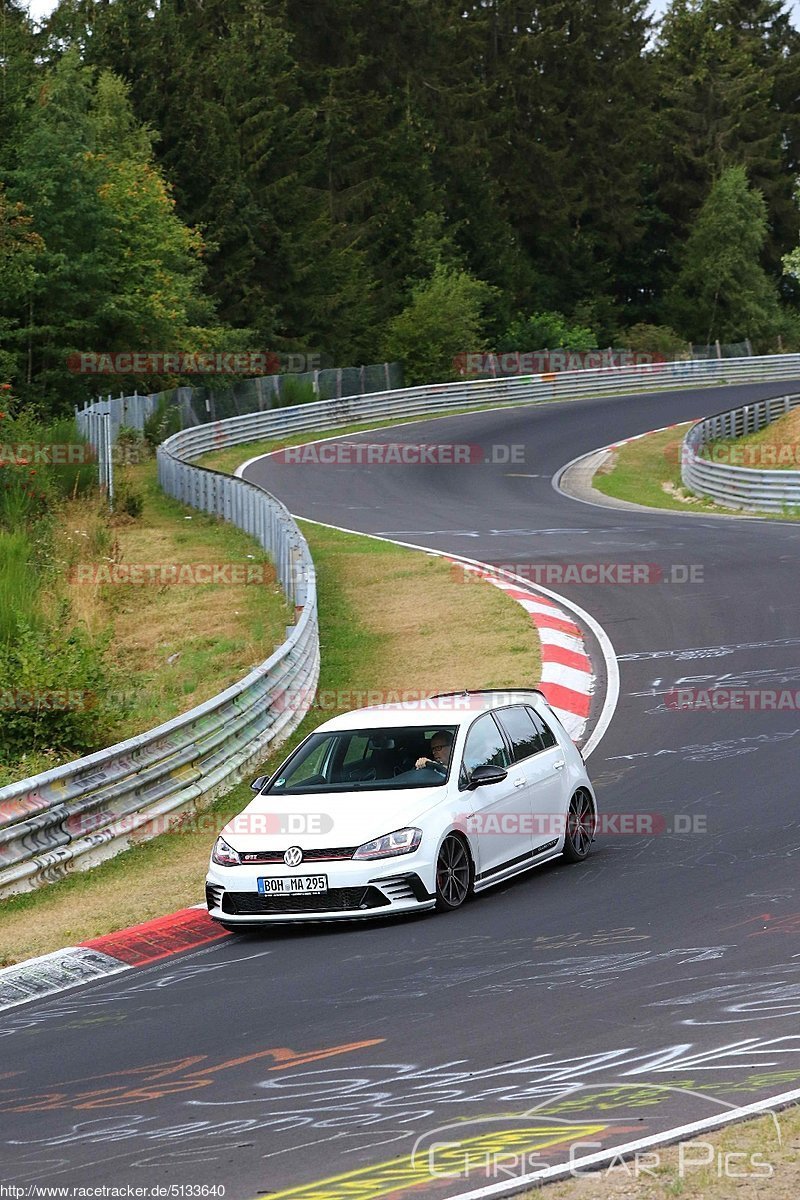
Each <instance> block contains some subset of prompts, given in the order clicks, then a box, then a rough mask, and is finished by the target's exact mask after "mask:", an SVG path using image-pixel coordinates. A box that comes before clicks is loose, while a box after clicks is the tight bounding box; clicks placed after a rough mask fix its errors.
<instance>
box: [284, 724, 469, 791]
mask: <svg viewBox="0 0 800 1200" xmlns="http://www.w3.org/2000/svg"><path fill="white" fill-rule="evenodd" d="M455 734H456V728H455V726H439V725H436V726H434V725H431V726H429V727H425V726H420V725H410V726H402V727H398V728H396V729H386V728H381V729H345V730H341V731H339V732H337V733H314V734H312V735H311V737H310V738H309V739H308V741H307V742H304V743H303V745H302V746H299V747H298V749H297V750H296V751H295V753H294V754H293V755H292V756H291V758H289V759H288V760H287V762H285V763H284V765H283V766H282V767H281V769H280V771H278V773H277V774H276V775H275V776H274V777H273V778H272V780H271V782H270V783H269V784H268V785H267V787H266V788H265V793H266V794H268V795H269V794H273V795H274V794H275V793H278V792H279V793H281V794H287V793H295V794H296V793H300V792H352V791H384V790H385V791H398V790H401V789H403V788H423V787H441V786H442V784H443V783H445V782H446V781H447V778H448V776H449V774H450V760H451V758H452V750H453V743H454V741H455Z"/></svg>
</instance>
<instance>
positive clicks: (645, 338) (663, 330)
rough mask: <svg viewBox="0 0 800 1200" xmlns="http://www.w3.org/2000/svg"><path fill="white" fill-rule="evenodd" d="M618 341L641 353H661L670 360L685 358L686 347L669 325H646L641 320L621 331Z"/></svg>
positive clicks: (627, 347)
mask: <svg viewBox="0 0 800 1200" xmlns="http://www.w3.org/2000/svg"><path fill="white" fill-rule="evenodd" d="M618 340H619V343H620V345H621V346H625V348H626V349H628V350H636V351H638V352H639V353H641V354H663V355H664V356H665V357H666V358H667V359H669V360H670V361H674V360H676V359H679V358H686V355H687V353H688V347H687V344H686V342H685V341H684V340H683V338H682V337H681V335H680V334H679V333H676V332H675V330H674V329H670V327H669V325H648V324H647V323H646V322H644V321H641V322H640V323H639V324H638V325H632V326H631V327H630V329H626V330H624V331H622V332H621V333H620V335H619V339H618Z"/></svg>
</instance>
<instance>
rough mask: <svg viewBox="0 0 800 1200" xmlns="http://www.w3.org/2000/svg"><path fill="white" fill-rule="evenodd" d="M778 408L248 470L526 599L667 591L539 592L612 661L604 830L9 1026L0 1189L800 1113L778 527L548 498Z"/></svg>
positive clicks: (506, 430)
mask: <svg viewBox="0 0 800 1200" xmlns="http://www.w3.org/2000/svg"><path fill="white" fill-rule="evenodd" d="M793 386H795V385H793V384H787V383H782V384H768V385H751V386H747V387H724V388H713V389H705V388H704V389H701V390H698V391H695V392H687V391H682V392H674V393H662V394H659V395H647V396H640V397H623V398H618V399H612V400H594V401H589V402H577V403H567V404H565V403H561V404H547V405H536V406H530V407H526V408H521V409H505V410H498V411H495V412H481V413H474V414H469V415H461V416H458V417H451V418H445V419H437V420H434V421H430V422H422V423H414V424H409V425H405V426H402V427H399V428H396V429H381V430H379V431H376V432H373V433H365V434H359V435H350V436H348V437H347V439H346V440H347V441H348V442H364V441H366V442H370V443H377V442H380V443H387V442H392V443H400V442H402V443H412V444H414V445H416V444H418V443H420V442H435V443H437V444H444V443H446V444H453V443H456V444H470V445H473V446H475V445H478V446H481V447H482V448H483V458H484V461H483V462H476V463H474V464H472V465H467V464H464V465H457V466H443V465H423V466H400V465H394V464H386V465H381V464H373V465H361V466H359V465H339V466H337V465H321V464H313V463H306V464H304V465H297V464H292V463H290V462H281V461H277V460H276V459H275V458H267V459H263V460H259V461H258V462H254V463H253V464H251V465H250V466H249V467H248V468H247V470H246V478H248V479H250V480H252V481H253V482H256V483H258V484H260V485H262V486H264V487H265V488H267V490H269V491H271V492H273V493H274V494H275V495H277V496H278V497H279V498H280V499H281V500H282V501H283V502H284V503H285V504H286V505H287V506H288V508H289V509H290V511H291V512H292V513H294V514H295V515H296V516H298V517H305V518H309V519H312V520H316V521H321V522H323V523H330V524H334V525H337V526H341V527H344V528H348V529H354V530H359V531H363V532H368V533H373V534H380V535H383V536H387V537H391V538H393V539H396V540H399V541H403V542H409V543H414V544H417V545H424V546H429V547H431V548H434V549H437V550H441V551H446V552H448V553H455V554H462V555H467V556H469V557H471V558H475V559H479V560H481V561H486V562H491V563H502V564H504V565H509V566H512V565H513V566H514V567H515V569H516V570H518V571H519V572H520V573H521V574H523V575H525V574H535V573H536V570H539V569H540V568H541V567H542V566H543V564H551V565H557V566H565V565H567V564H579V563H581V564H587V563H590V564H601V563H602V564H612V563H613V564H656V565H657V566H659V567H661V569H662V578H661V579H660V581H658V582H653V583H647V584H641V583H640V584H633V585H631V584H618V585H612V584H607V583H606V584H594V585H592V584H575V583H564V584H558V583H555V582H552V581H551V582H550V583H549V585H548V586H550V587H551V588H552V589H553V590H554V591H555V592H557V593H559V594H561V595H563V596H565V597H566V598H568V599H570V600H572V601H574V602H576V603H577V604H579V605H580V606H581V607H583V608H584V609H586V610H587V611H588V612H590V613H591V614H592V616H593V617H594V618H596V620H597V621H599V622H600V624H601V625H602V626H603V627H604V629H605V631H606V633H607V634H608V635H609V637H610V639H611V641H612V643H613V645H614V648H615V651H616V654H617V656H618V660H619V668H620V678H621V686H620V697H619V704H618V707H617V711H616V714H615V716H614V718H613V720H612V722H611V725H610V727H609V729H608V731H607V733H606V735H605V737H604V738H603V740H602V742H601V743H600V745H599V747H598V748H597V749H596V750H595V752H594V754H593V755H592V757H591V758H590V760H589V772H590V775H591V777H592V779H593V781H594V783H595V785H596V788H597V792H598V799H599V805H600V809H601V813H602V814H603V816H604V819H605V822H606V824H605V828H604V829H603V830H602V831H601V832H600V834H599V836H598V838H597V841H596V842H595V845H594V847H593V850H592V853H591V855H590V857H589V859H588V860H587V861H586V862H585V863H583V864H580V865H577V866H568V865H561V864H552V865H548V866H545V867H543V868H542V869H540V870H538V871H536V872H534V873H533V874H529V875H527V876H524V877H523V878H521V879H518V880H516V881H514V882H513V883H511V884H508V885H506V886H503V887H500V888H498V889H495V890H494V891H491V892H489V893H486V894H485V895H483V896H481V897H480V898H479V899H477V900H476V901H475V902H474V903H471V904H468V905H466V906H465V907H464V908H463V909H461V910H459V911H457V912H455V913H453V914H448V915H445V916H434V917H430V916H427V917H420V918H415V919H411V920H404V921H400V922H390V921H379V922H369V923H367V922H365V923H364V924H363V925H354V926H346V927H344V926H327V927H319V928H317V929H311V928H303V929H292V928H287V929H284V930H280V931H277V930H275V929H271V930H268V931H267V932H266V933H264V934H260V933H259V934H254V935H252V936H244V937H231V938H225V939H222V940H221V941H219V942H215V943H213V944H212V945H210V946H207V947H204V948H202V949H200V950H195V951H191V952H189V953H187V954H184V955H180V956H177V957H175V958H171V959H169V960H166V961H164V962H162V963H157V964H154V965H153V966H150V967H145V968H143V969H141V970H137V971H134V972H130V973H127V974H125V975H123V976H120V977H117V978H111V979H109V980H107V981H98V982H95V983H91V984H88V985H86V986H84V987H82V988H79V989H76V990H75V991H74V992H71V993H67V994H65V995H62V996H60V997H57V998H54V999H51V1000H49V1001H48V1000H43V1001H39V1002H33V1003H31V1004H28V1005H25V1006H23V1007H21V1008H19V1009H17V1010H13V1011H10V1012H8V1013H7V1014H3V1015H0V1049H1V1050H2V1054H1V1055H0V1075H2V1076H3V1078H2V1088H3V1092H2V1104H1V1107H2V1133H1V1134H0V1164H1V1165H0V1182H2V1183H5V1184H19V1185H27V1184H30V1183H36V1184H42V1185H51V1186H75V1187H81V1186H83V1187H86V1186H98V1185H104V1184H105V1185H109V1186H115V1185H116V1186H124V1185H128V1184H132V1185H136V1186H140V1187H147V1188H151V1187H154V1186H155V1185H164V1186H168V1185H175V1186H176V1187H180V1186H181V1185H184V1186H185V1185H193V1184H197V1185H199V1186H203V1185H212V1186H213V1185H220V1184H222V1185H224V1186H225V1188H226V1192H225V1195H226V1197H227V1198H228V1200H231V1198H233V1200H248V1198H253V1197H255V1196H257V1195H258V1194H266V1193H270V1194H272V1195H273V1196H274V1195H276V1194H277V1195H281V1194H282V1193H283V1192H284V1191H287V1190H288V1189H292V1195H293V1196H295V1197H304V1198H305V1197H308V1198H309V1200H310V1198H311V1197H318V1198H321V1197H325V1198H326V1200H331V1198H333V1197H339V1196H341V1197H345V1196H347V1197H349V1198H350V1200H353V1198H354V1197H359V1198H360V1197H363V1198H364V1200H367V1198H371V1197H377V1196H379V1195H387V1194H389V1192H394V1191H398V1190H406V1189H409V1188H411V1189H412V1192H411V1193H410V1194H413V1195H415V1196H419V1197H427V1196H430V1195H436V1196H439V1197H443V1198H445V1200H446V1198H447V1197H449V1196H454V1195H457V1194H459V1193H463V1192H468V1191H471V1190H473V1189H475V1188H478V1187H482V1186H485V1185H491V1184H494V1183H499V1182H502V1181H503V1180H506V1181H507V1182H513V1181H514V1178H515V1174H514V1172H515V1171H516V1175H517V1176H519V1174H520V1173H521V1172H522V1171H523V1170H525V1171H532V1170H535V1169H536V1168H537V1167H538V1166H544V1165H547V1164H548V1163H549V1164H553V1163H558V1162H561V1161H563V1160H565V1159H566V1158H568V1157H569V1154H570V1147H571V1146H572V1147H575V1146H578V1147H579V1148H578V1149H573V1151H572V1153H573V1155H574V1157H576V1158H579V1157H580V1156H581V1155H582V1154H589V1153H591V1152H592V1150H593V1149H599V1148H600V1147H614V1146H616V1145H620V1144H623V1143H627V1142H630V1141H632V1140H635V1139H637V1138H640V1137H641V1138H645V1137H648V1136H650V1135H653V1134H657V1133H659V1132H660V1131H663V1130H667V1129H673V1128H675V1127H677V1126H683V1125H685V1124H687V1123H690V1122H693V1121H700V1120H703V1119H705V1118H708V1117H713V1116H716V1115H718V1114H722V1113H723V1112H725V1111H726V1110H727V1109H730V1108H733V1107H737V1106H739V1105H746V1104H748V1103H750V1102H751V1101H754V1100H758V1099H760V1098H763V1097H769V1096H773V1095H777V1094H779V1093H785V1092H788V1091H790V1090H792V1089H797V1088H800V1033H798V1015H799V1014H800V957H798V956H797V953H796V949H797V942H796V935H797V933H798V931H799V930H800V900H799V899H798V896H797V875H798V871H797V861H798V853H799V852H800V820H799V819H798V802H797V779H796V777H797V762H798V747H800V711H797V710H796V709H793V708H785V709H782V710H780V711H763V710H761V711H759V710H758V709H757V708H756V710H754V709H753V704H755V705H763V704H765V703H767V704H768V703H770V701H769V700H768V699H766V700H765V699H764V697H765V696H766V697H768V696H769V695H770V694H771V695H773V696H775V695H783V696H785V695H786V694H788V693H794V694H796V695H797V696H800V616H799V615H798V592H799V585H800V563H799V562H798V548H799V546H798V542H799V540H800V523H792V522H789V521H761V520H741V521H739V520H720V519H716V518H713V517H706V516H702V515H699V514H686V515H684V514H683V513H666V512H663V513H660V512H653V513H652V514H650V513H641V512H627V511H621V510H611V509H604V508H600V507H593V506H591V505H588V504H584V503H580V502H578V501H576V500H573V499H570V498H568V497H566V496H564V495H562V494H560V493H559V492H557V491H556V490H555V489H554V487H553V486H552V482H551V481H552V477H553V475H554V473H555V472H557V471H558V470H559V468H560V467H562V466H563V465H564V464H565V463H566V462H567V461H569V460H571V459H573V458H574V457H576V456H577V455H579V454H582V453H587V452H589V451H590V450H592V449H594V448H596V447H598V446H601V445H606V444H608V443H609V442H613V441H617V440H620V439H622V438H624V437H628V436H631V435H633V434H636V433H641V432H644V431H646V430H648V429H653V428H657V427H660V426H664V425H667V424H670V423H672V422H675V421H682V420H688V419H690V418H694V417H700V416H703V415H706V414H708V413H712V412H717V411H720V410H722V409H726V408H731V407H734V406H736V405H737V404H739V403H744V402H747V401H748V400H751V399H756V398H760V397H764V396H768V395H780V394H783V393H785V392H786V391H789V390H791V388H792V387H793ZM493 447H503V448H504V449H502V450H493V449H492V448H493ZM510 447H517V448H521V449H517V450H516V451H514V453H513V455H512V457H513V458H514V459H515V460H516V461H514V462H512V463H509V461H508V458H509V448H510ZM476 457H478V456H476ZM520 458H521V460H522V461H519V460H520ZM492 459H494V460H501V461H495V462H494V463H493V462H492ZM687 571H688V573H689V575H690V578H691V579H693V582H671V581H670V580H671V579H682V578H684V576H685V575H686V574H687ZM654 574H657V573H656V572H654ZM543 581H544V580H543ZM323 653H324V648H323ZM363 682H364V685H365V687H370V686H372V683H373V681H370V680H364V681H363ZM709 687H714V688H717V689H727V688H730V689H739V694H741V690H742V689H744V690H745V691H746V692H747V691H749V692H750V693H751V700H750V701H749V702H746V703H748V704H749V710H747V709H745V710H742V711H730V710H723V711H709V710H707V709H706V710H699V711H698V710H691V709H679V708H675V707H673V705H672V694H673V693H674V690H675V689H707V688H709ZM752 697H755V701H754V700H753V699H752ZM782 702H783V701H781V703H782ZM595 716H596V714H595ZM632 814H633V815H632ZM626 823H627V824H628V825H630V824H631V823H633V825H634V830H633V832H624V830H625V828H626ZM454 1125H455V1127H454ZM435 1143H457V1145H456V1146H455V1147H452V1146H451V1147H450V1148H449V1149H442V1148H441V1147H439V1148H437V1147H436V1145H435ZM432 1145H433V1146H434V1148H433V1149H431V1146H432ZM502 1152H505V1153H506V1154H509V1153H512V1154H515V1155H516V1156H517V1158H516V1160H515V1162H514V1164H513V1166H511V1167H509V1162H510V1160H509V1159H506V1160H505V1167H504V1166H503V1165H502V1163H501V1164H500V1165H498V1159H497V1156H498V1155H499V1154H500V1153H502ZM468 1156H469V1162H468V1164H466V1159H467V1157H468ZM465 1164H466V1165H468V1166H469V1171H468V1172H466V1173H465V1171H464V1167H465ZM503 1171H505V1174H503ZM322 1181H328V1182H322ZM164 1194H165V1195H166V1194H167V1193H164ZM172 1194H173V1195H175V1196H178V1195H181V1194H183V1195H190V1194H192V1193H190V1192H188V1191H186V1192H184V1193H180V1192H179V1191H174V1192H173V1193H172ZM194 1194H196V1195H200V1194H202V1193H200V1192H199V1191H198V1192H197V1193H194Z"/></svg>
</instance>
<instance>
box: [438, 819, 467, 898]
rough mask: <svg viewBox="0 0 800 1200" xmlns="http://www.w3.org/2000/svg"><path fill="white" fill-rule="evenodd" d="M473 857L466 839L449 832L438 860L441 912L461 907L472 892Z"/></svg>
mask: <svg viewBox="0 0 800 1200" xmlns="http://www.w3.org/2000/svg"><path fill="white" fill-rule="evenodd" d="M472 882H473V880H472V859H471V858H470V853H469V850H468V849H467V845H466V843H465V842H464V840H463V839H462V838H460V837H457V836H456V834H454V833H449V834H448V835H447V837H446V838H445V839H444V841H443V842H442V845H441V848H440V850H439V857H438V858H437V860H436V907H437V909H438V910H439V911H440V912H452V911H453V909H456V908H460V907H461V905H462V904H463V903H464V901H465V900H466V899H467V897H468V896H469V895H470V894H471V892H472Z"/></svg>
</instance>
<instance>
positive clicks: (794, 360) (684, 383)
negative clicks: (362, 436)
mask: <svg viewBox="0 0 800 1200" xmlns="http://www.w3.org/2000/svg"><path fill="white" fill-rule="evenodd" d="M781 379H800V354H794V355H789V354H787V355H783V356H772V357H763V358H745V359H738V360H737V359H727V360H726V359H722V360H717V359H714V360H709V361H707V362H676V363H653V364H649V365H640V366H635V367H619V368H615V367H608V368H604V369H602V370H586V371H575V372H573V373H571V374H567V373H564V374H557V375H555V376H554V375H546V376H544V377H543V376H527V377H522V378H520V377H514V378H505V379H480V380H471V381H468V382H467V381H464V382H459V383H442V384H434V385H428V386H426V387H417V388H405V389H403V390H401V391H395V392H382V393H380V392H379V393H375V394H373V395H370V396H352V397H345V398H343V399H342V400H328V401H318V402H317V403H314V404H302V405H299V406H298V407H296V408H284V409H277V410H273V411H272V412H264V413H249V414H247V415H245V416H242V417H235V418H233V419H232V420H230V421H225V422H221V423H220V424H218V425H214V426H212V427H211V430H212V440H213V443H214V445H213V448H214V449H223V448H224V447H226V446H236V445H241V444H243V443H244V442H250V441H257V440H259V439H268V438H273V437H274V438H278V437H287V436H291V435H292V434H295V433H306V432H314V431H317V430H326V429H335V428H336V427H337V426H342V425H352V424H358V423H361V422H367V421H371V420H381V419H383V418H386V417H411V416H420V415H426V414H430V415H435V414H436V413H437V412H442V411H449V410H451V409H462V408H466V409H469V408H473V407H481V406H487V405H488V406H494V405H504V404H533V403H546V402H548V401H554V400H555V401H558V400H563V401H568V400H591V399H592V398H594V397H603V396H611V395H618V394H619V395H625V394H630V393H639V392H651V391H668V390H671V389H673V388H686V387H699V386H704V385H709V386H710V385H713V384H724V383H756V382H762V381H769V380H778V381H779V380H781ZM207 428H208V427H207V426H202V427H199V428H196V429H186V430H184V431H183V432H182V433H181V434H179V435H177V436H179V437H180V439H181V441H180V447H181V455H182V457H184V458H187V459H191V458H195V457H197V456H198V455H200V454H203V453H205V449H206V448H207V438H206V430H207ZM166 444H167V445H169V444H170V443H166Z"/></svg>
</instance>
